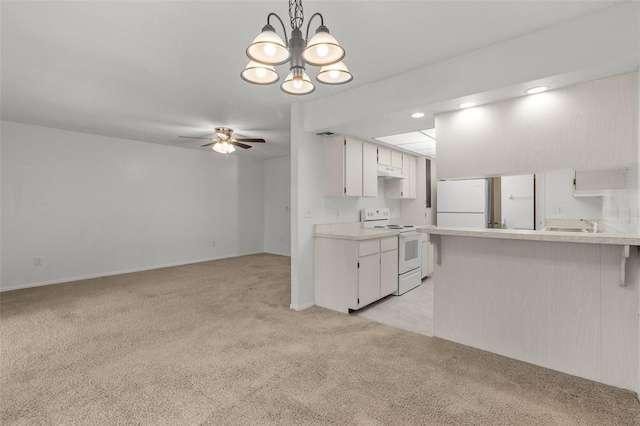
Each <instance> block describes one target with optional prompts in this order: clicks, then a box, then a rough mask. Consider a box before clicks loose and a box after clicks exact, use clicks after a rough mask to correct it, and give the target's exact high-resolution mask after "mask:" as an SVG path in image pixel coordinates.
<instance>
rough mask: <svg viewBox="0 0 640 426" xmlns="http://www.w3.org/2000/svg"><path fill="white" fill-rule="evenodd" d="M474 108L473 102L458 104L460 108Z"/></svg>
mask: <svg viewBox="0 0 640 426" xmlns="http://www.w3.org/2000/svg"><path fill="white" fill-rule="evenodd" d="M474 106H476V103H475V102H464V103H462V104H460V108H471V107H474Z"/></svg>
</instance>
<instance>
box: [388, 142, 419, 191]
mask: <svg viewBox="0 0 640 426" xmlns="http://www.w3.org/2000/svg"><path fill="white" fill-rule="evenodd" d="M394 152H395V153H397V154H398V155H399V156H400V166H401V169H402V175H403V176H405V178H404V179H388V180H385V185H384V196H385V198H405V199H415V198H416V196H417V161H416V157H414V156H413V155H409V154H403V153H401V152H397V151H391V157H392V158H393V153H394Z"/></svg>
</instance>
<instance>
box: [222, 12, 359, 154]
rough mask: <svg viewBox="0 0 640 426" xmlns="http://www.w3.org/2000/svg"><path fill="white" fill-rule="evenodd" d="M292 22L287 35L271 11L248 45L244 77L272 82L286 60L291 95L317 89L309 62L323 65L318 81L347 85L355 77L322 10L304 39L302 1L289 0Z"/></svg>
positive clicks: (286, 85)
mask: <svg viewBox="0 0 640 426" xmlns="http://www.w3.org/2000/svg"><path fill="white" fill-rule="evenodd" d="M316 16H317V17H319V18H320V25H319V26H318V28H317V29H316V32H315V34H314V36H313V37H311V39H309V27H310V26H311V22H312V21H313V19H314V18H315V17H316ZM272 17H273V18H274V19H277V20H278V21H280V24H281V25H282V31H283V33H284V41H283V39H282V38H281V37H280V36H279V35H278V34H277V33H276V31H275V28H274V27H273V26H272V25H271V24H270V19H271V18H272ZM289 21H290V23H291V38H288V36H287V29H286V28H285V25H284V22H283V21H282V19H280V17H279V16H278V15H276V14H275V13H269V15H268V16H267V24H266V25H265V26H264V27H263V28H262V32H261V33H260V34H259V35H258V36H257V37H256V38H255V39H254V40H253V43H251V45H250V46H249V47H248V48H247V56H248V57H249V59H251V61H250V62H249V64H248V65H247V66H246V68H245V69H244V71H242V73H241V74H240V76H241V77H242V79H243V80H245V81H247V82H249V83H252V84H258V85H267V84H273V83H275V82H276V81H278V80H279V76H278V73H277V71H276V70H275V68H274V66H275V65H282V64H284V63H287V62H289V70H290V73H289V75H288V76H287V78H286V79H285V81H284V83H282V84H281V85H280V88H281V89H282V90H283V91H284V92H286V93H288V94H291V95H306V94H309V93H311V92H313V91H314V90H315V86H314V84H313V83H312V82H311V79H310V78H309V76H308V75H307V74H306V65H312V66H317V67H322V68H321V69H320V71H319V72H318V74H317V76H316V80H317V81H318V82H320V83H323V84H334V85H335V84H345V83H348V82H350V81H351V80H353V75H351V73H350V72H349V69H348V68H347V66H346V65H345V64H344V63H343V62H342V59H343V58H344V56H345V50H344V49H343V48H342V47H341V46H340V44H339V43H338V41H337V40H336V39H335V38H334V37H333V36H332V35H331V34H329V29H328V28H327V27H326V26H325V25H324V18H323V16H322V15H321V14H320V13H314V14H313V15H312V16H311V19H309V22H308V23H307V31H306V38H303V34H302V30H301V27H302V24H303V23H304V15H303V10H302V0H289ZM214 149H215V147H214Z"/></svg>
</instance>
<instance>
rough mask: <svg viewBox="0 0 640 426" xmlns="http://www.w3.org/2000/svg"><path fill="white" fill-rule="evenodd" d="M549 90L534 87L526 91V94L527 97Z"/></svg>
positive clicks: (544, 87) (542, 87)
mask: <svg viewBox="0 0 640 426" xmlns="http://www.w3.org/2000/svg"><path fill="white" fill-rule="evenodd" d="M548 89H549V88H548V87H547V86H536V87H532V88H531V89H527V91H526V93H527V94H528V95H533V94H535V93H540V92H544V91H545V90H548Z"/></svg>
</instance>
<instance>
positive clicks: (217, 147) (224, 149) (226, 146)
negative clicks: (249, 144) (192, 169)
mask: <svg viewBox="0 0 640 426" xmlns="http://www.w3.org/2000/svg"><path fill="white" fill-rule="evenodd" d="M211 149H213V150H214V151H215V152H218V153H220V154H231V153H232V152H235V150H236V148H235V147H234V146H233V145H231V144H230V143H229V142H226V141H225V142H218V143H216V144H214V145H213V146H212V147H211Z"/></svg>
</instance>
